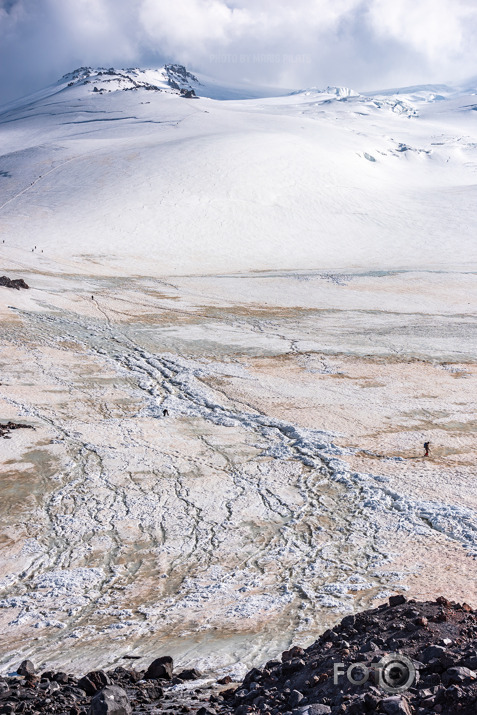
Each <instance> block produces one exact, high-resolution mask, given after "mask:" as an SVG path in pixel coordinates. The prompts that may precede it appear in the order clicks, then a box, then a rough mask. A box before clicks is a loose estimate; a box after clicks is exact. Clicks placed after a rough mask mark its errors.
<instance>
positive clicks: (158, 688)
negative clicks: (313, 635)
mask: <svg viewBox="0 0 477 715" xmlns="http://www.w3.org/2000/svg"><path fill="white" fill-rule="evenodd" d="M476 645H477V612H476V611H473V610H472V608H471V607H470V606H468V605H467V604H465V603H464V604H459V603H454V602H450V601H448V600H447V599H445V598H443V597H439V598H438V599H437V600H436V601H434V602H423V603H420V602H417V601H415V600H409V601H407V600H406V599H405V598H404V597H403V596H393V597H391V598H390V599H389V603H386V604H383V605H381V606H379V607H378V608H376V609H373V610H369V611H364V612H362V613H358V614H356V615H351V616H346V617H345V618H344V619H343V620H342V621H341V623H339V624H338V625H336V626H335V627H334V628H332V629H330V630H327V631H326V632H325V633H323V635H322V636H320V638H319V639H318V640H317V641H316V642H315V643H313V644H312V645H311V646H310V647H309V648H306V649H303V648H300V647H299V646H294V647H292V648H290V649H289V650H287V651H284V652H283V653H282V654H281V657H280V659H279V660H272V661H269V662H268V663H266V664H265V666H264V667H263V668H253V669H252V670H251V671H250V672H249V673H247V675H246V676H245V678H244V680H243V682H242V683H240V684H239V685H238V686H237V684H236V683H235V684H233V683H231V681H230V678H228V677H227V678H223V679H221V680H218V681H214V680H212V679H211V678H208V679H206V678H203V677H202V674H201V673H200V672H199V671H197V670H195V669H188V670H182V671H180V672H178V673H176V674H175V673H174V666H173V660H172V658H171V657H169V656H162V657H160V658H157V659H156V660H154V661H153V662H152V663H151V664H150V665H149V667H148V668H147V670H146V671H136V670H135V669H134V668H125V667H122V666H119V667H116V668H115V669H113V670H109V671H107V672H105V671H102V670H97V671H92V672H89V673H87V674H86V675H85V676H83V677H81V678H77V677H75V676H74V675H70V674H67V673H65V672H48V671H47V672H44V673H42V674H41V675H39V674H37V673H36V672H35V668H34V666H33V664H32V663H31V662H30V661H24V662H23V663H22V664H21V665H20V666H19V668H18V672H17V675H15V676H10V677H2V678H0V715H10V713H55V714H58V715H100V714H103V713H110V714H111V715H134V714H139V713H155V714H157V715H166V713H191V714H192V715H225V714H227V713H234V715H248V713H270V714H271V715H279V714H283V715H327V714H329V715H338V714H340V715H341V713H349V715H361V714H366V713H385V714H388V715H394V714H396V715H428V714H429V713H441V714H442V715H455V714H457V713H459V714H460V715H471V714H474V713H475V712H476V711H477V673H476V670H477V649H476ZM353 664H354V667H353V668H351V670H350V671H349V672H350V673H351V676H352V678H353V679H354V681H359V680H363V683H362V684H356V682H354V683H353V682H351V681H350V679H348V677H347V676H346V673H347V671H348V669H349V668H350V666H352V665H353ZM358 664H360V665H358ZM383 664H384V665H383ZM406 668H407V670H406Z"/></svg>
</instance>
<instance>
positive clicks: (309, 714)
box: [292, 703, 331, 715]
mask: <svg viewBox="0 0 477 715" xmlns="http://www.w3.org/2000/svg"><path fill="white" fill-rule="evenodd" d="M330 712H331V708H330V706H329V705H321V703H314V704H313V705H305V706H304V707H301V708H296V709H295V710H293V713H292V715H329V713H330Z"/></svg>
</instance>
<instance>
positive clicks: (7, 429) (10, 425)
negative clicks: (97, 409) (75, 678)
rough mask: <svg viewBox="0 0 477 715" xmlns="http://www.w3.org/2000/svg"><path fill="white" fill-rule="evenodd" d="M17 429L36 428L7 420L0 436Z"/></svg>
mask: <svg viewBox="0 0 477 715" xmlns="http://www.w3.org/2000/svg"><path fill="white" fill-rule="evenodd" d="M15 429H35V428H34V427H33V426H32V425H22V424H19V423H18V422H7V423H6V424H5V425H2V424H0V437H5V438H8V435H9V434H10V432H11V431H12V430H15ZM24 662H25V663H29V662H30V661H29V660H28V661H27V660H25V661H24ZM22 666H23V663H22V665H21V666H20V668H21V667H22ZM18 674H19V675H25V673H20V671H18Z"/></svg>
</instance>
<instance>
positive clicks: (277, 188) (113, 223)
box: [0, 65, 477, 275]
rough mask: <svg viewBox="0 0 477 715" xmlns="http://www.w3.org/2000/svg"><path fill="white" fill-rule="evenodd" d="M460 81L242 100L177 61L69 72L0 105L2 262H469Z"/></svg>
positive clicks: (104, 268) (470, 210) (220, 267)
mask: <svg viewBox="0 0 477 715" xmlns="http://www.w3.org/2000/svg"><path fill="white" fill-rule="evenodd" d="M474 84H475V83H473V82H470V83H467V85H466V86H465V87H464V88H460V89H459V88H453V87H449V86H447V85H438V86H423V87H409V88H405V89H401V90H392V91H389V92H388V91H381V92H377V93H373V94H370V93H366V94H360V93H358V92H354V91H352V90H349V89H347V88H337V87H328V88H327V89H326V90H319V89H316V88H313V89H307V90H303V91H299V92H295V93H292V94H287V95H286V96H280V97H269V96H268V97H266V96H263V97H262V98H257V97H256V96H255V97H254V92H253V91H251V90H250V88H244V87H235V88H233V87H232V88H231V87H223V86H221V85H220V84H219V83H216V82H213V81H212V80H210V79H209V78H204V77H201V76H195V75H193V74H191V73H189V72H188V71H187V70H186V69H185V68H183V67H181V66H180V65H167V66H166V67H164V68H161V69H158V70H139V69H128V70H114V69H106V70H105V69H102V70H93V69H91V68H80V69H79V70H76V71H75V72H72V73H71V74H68V75H66V76H65V77H63V78H62V79H61V80H60V81H59V82H58V83H57V84H55V85H53V86H52V87H49V88H47V89H46V90H44V91H43V92H40V93H37V94H36V95H33V96H32V97H29V98H26V99H24V100H22V101H17V102H14V103H11V104H10V105H8V106H6V107H4V108H3V110H2V111H1V112H0V250H1V252H2V253H1V255H2V259H3V263H4V265H5V266H6V267H8V266H10V267H15V266H18V267H21V266H28V267H38V268H42V269H51V270H59V271H66V272H85V273H99V274H105V273H113V274H114V273H116V274H127V273H134V274H142V275H144V274H145V275H151V274H152V275H156V274H171V273H175V272H178V273H185V274H188V273H193V274H198V273H199V274H200V273H216V272H235V271H245V270H256V269H260V270H264V269H265V270H266V269H300V268H310V267H313V268H317V269H327V270H328V269H330V270H333V269H336V270H338V269H346V270H363V269H406V268H422V267H426V268H431V269H443V268H449V267H450V268H456V269H462V268H467V269H469V270H475V269H476V266H477V248H476V245H477V242H476V240H475V225H476V218H477V201H476V198H477V189H476V187H477V128H476V118H477V114H476V110H477V94H476V90H474V89H473V86H474ZM264 94H265V93H264ZM224 100H229V101H224ZM2 240H4V241H5V244H3V243H2V242H1V241H2ZM35 246H36V247H37V248H36V249H35ZM32 249H33V250H32Z"/></svg>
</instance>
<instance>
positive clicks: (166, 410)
mask: <svg viewBox="0 0 477 715" xmlns="http://www.w3.org/2000/svg"><path fill="white" fill-rule="evenodd" d="M162 414H163V415H164V417H169V410H168V409H167V408H165V409H164V410H162Z"/></svg>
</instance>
